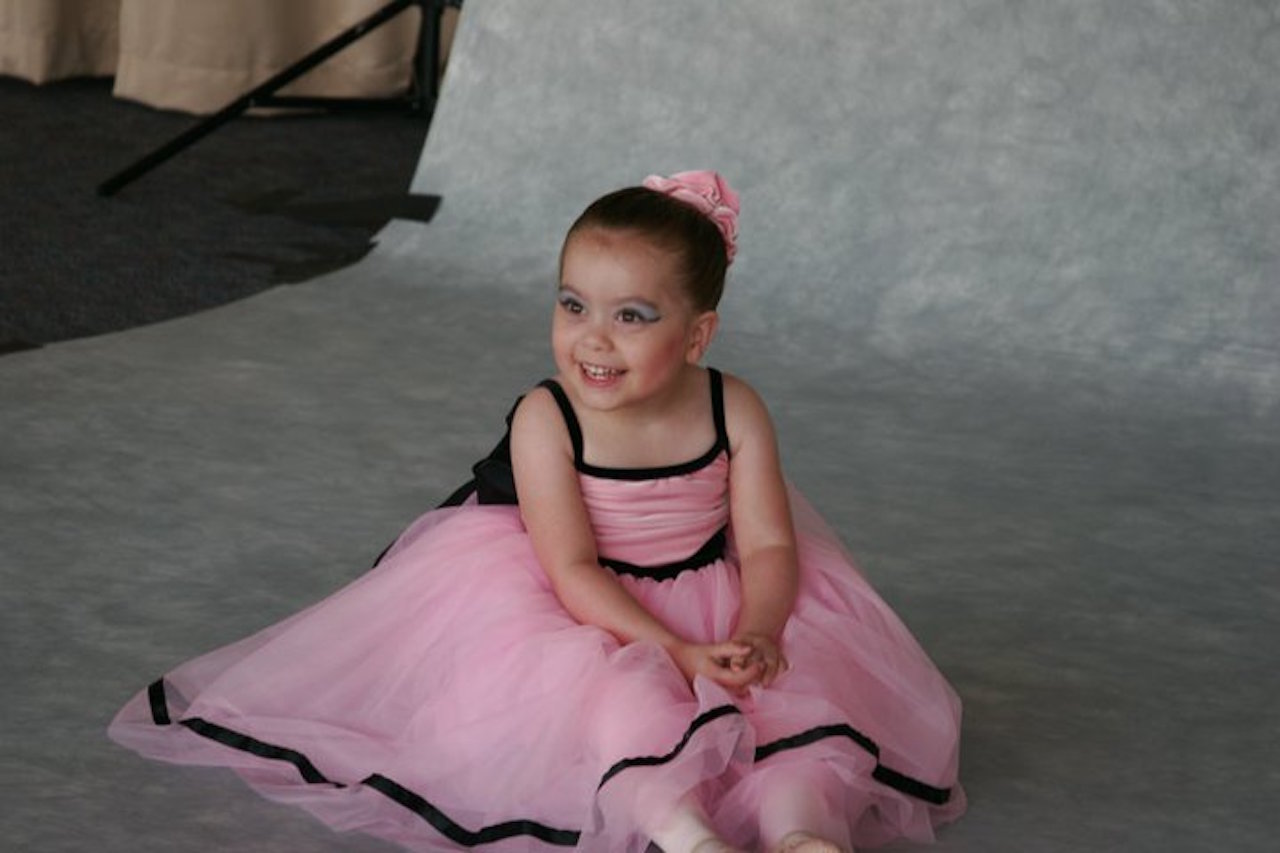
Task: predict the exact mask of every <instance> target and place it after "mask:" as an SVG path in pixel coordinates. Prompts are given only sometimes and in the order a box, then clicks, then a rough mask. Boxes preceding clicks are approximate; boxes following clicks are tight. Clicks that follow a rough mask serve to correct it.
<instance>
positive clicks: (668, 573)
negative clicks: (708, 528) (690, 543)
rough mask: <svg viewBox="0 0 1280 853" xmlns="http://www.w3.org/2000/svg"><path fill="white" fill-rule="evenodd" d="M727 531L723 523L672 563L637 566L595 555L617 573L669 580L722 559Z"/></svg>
mask: <svg viewBox="0 0 1280 853" xmlns="http://www.w3.org/2000/svg"><path fill="white" fill-rule="evenodd" d="M728 532H729V527H728V525H725V526H724V527H721V528H720V529H719V530H717V531H716V532H715V533H713V534H711V538H710V539H708V540H707V541H706V542H704V543H703V545H702V547H701V548H699V549H698V550H697V551H695V552H694V553H693V554H692V555H690V556H688V557H686V558H685V559H683V560H677V561H675V562H674V563H663V564H662V565H660V566H637V565H636V564H635V563H628V562H626V561H625V560H615V559H613V558H612V557H597V558H596V559H597V561H599V563H600V565H602V566H604V567H605V568H608V569H611V570H612V571H613V573H614V574H617V575H630V576H631V577H636V578H650V579H651V580H658V581H665V580H670V579H671V578H674V577H675V576H676V575H678V574H680V573H681V572H687V571H692V570H694V569H701V568H703V567H705V566H709V565H711V564H712V563H714V562H716V561H717V560H720V559H722V558H723V557H724V549H725V545H726V543H727V541H728V538H729V537H728Z"/></svg>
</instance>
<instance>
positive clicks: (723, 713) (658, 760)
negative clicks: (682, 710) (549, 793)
mask: <svg viewBox="0 0 1280 853" xmlns="http://www.w3.org/2000/svg"><path fill="white" fill-rule="evenodd" d="M741 713H742V711H740V710H738V708H737V706H735V705H717V706H716V707H714V708H712V709H710V710H709V711H703V712H702V713H701V714H699V715H698V716H696V717H694V719H693V722H692V723H690V724H689V728H687V729H685V730H684V736H683V737H681V738H680V742H679V743H677V744H676V745H675V746H674V747H673V748H672V749H671V751H670V752H668V753H667V754H666V755H640V756H635V757H633V758H624V759H622V760H621V761H619V762H617V763H616V764H614V765H613V766H612V767H610V768H609V769H608V770H606V771H605V774H604V776H602V777H601V778H600V784H599V785H597V786H596V790H597V791H599V790H600V789H601V788H603V787H604V785H605V783H606V782H608V781H609V780H610V779H612V778H613V777H614V776H617V775H618V774H619V773H621V772H622V771H623V770H626V769H627V768H628V767H654V766H656V765H658V764H667V763H669V762H670V761H672V760H673V759H674V758H675V757H676V756H677V755H679V754H680V753H681V752H682V751H683V750H684V748H685V747H686V746H687V745H688V743H689V739H690V738H692V737H693V736H694V734H695V733H696V732H697V731H698V729H700V728H702V727H703V726H705V725H707V724H708V723H713V722H715V721H716V720H718V719H720V718H721V717H727V716H729V715H730V714H741Z"/></svg>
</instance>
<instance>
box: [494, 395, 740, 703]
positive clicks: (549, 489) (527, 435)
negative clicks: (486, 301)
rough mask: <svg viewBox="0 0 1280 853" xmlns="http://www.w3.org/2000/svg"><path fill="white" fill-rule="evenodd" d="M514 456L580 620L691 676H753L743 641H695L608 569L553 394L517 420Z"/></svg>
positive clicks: (545, 549) (542, 549)
mask: <svg viewBox="0 0 1280 853" xmlns="http://www.w3.org/2000/svg"><path fill="white" fill-rule="evenodd" d="M511 462H512V469H513V471H514V473H515V481H516V492H517V494H518V495H519V499H520V515H521V518H522V519H523V520H524V525H525V528H526V529H527V530H528V531H529V537H530V539H531V540H532V542H533V549H534V552H535V553H536V554H537V556H538V561H539V562H540V563H541V564H542V568H543V570H544V571H546V573H547V577H548V578H550V580H551V585H552V587H553V588H554V589H555V592H556V595H557V597H559V599H560V602H561V604H563V605H564V607H565V609H566V610H568V611H569V613H570V615H572V616H573V617H574V618H575V619H577V620H578V621H579V622H582V623H584V624H588V625H595V626H597V627H600V628H603V629H605V630H606V631H608V632H610V633H611V634H613V635H614V636H615V637H617V638H618V639H619V640H620V641H622V642H623V643H630V642H635V641H637V640H648V641H650V642H654V643H657V644H658V645H660V646H662V647H663V648H664V649H666V650H667V652H668V653H669V654H670V655H671V656H672V658H673V659H674V660H675V662H676V663H677V665H678V666H679V667H680V669H681V671H683V672H684V674H685V676H686V678H689V679H690V680H692V678H693V676H694V675H695V674H696V673H698V672H701V673H703V674H705V675H708V676H709V677H711V678H713V679H714V680H715V681H718V682H720V683H721V684H724V685H725V686H726V687H740V686H742V685H743V684H745V683H746V682H747V681H748V679H747V678H746V677H744V675H743V674H742V673H740V672H736V671H733V670H732V668H731V667H730V664H729V661H730V659H732V658H733V657H735V656H740V655H742V654H744V653H746V651H747V650H746V649H745V648H744V647H743V646H741V645H739V644H735V643H721V644H716V645H698V644H691V643H687V642H686V641H685V640H684V639H683V638H681V637H679V636H677V635H676V634H675V633H674V632H672V631H671V630H670V629H668V628H667V627H666V626H665V625H664V624H662V622H661V621H659V620H658V619H657V618H656V617H654V616H653V615H652V614H650V613H649V611H648V610H646V609H645V608H644V607H643V606H642V605H641V604H640V603H639V602H638V601H636V600H635V599H634V598H633V597H632V596H631V594H630V593H628V592H627V590H626V589H625V588H624V587H623V586H622V584H620V583H619V582H618V579H617V577H616V576H614V574H613V573H612V572H610V571H609V570H607V569H605V568H604V567H602V566H601V565H600V563H599V561H598V554H597V553H596V543H595V537H594V535H593V534H592V532H591V523H590V520H589V519H588V516H587V509H586V506H585V505H584V504H583V501H582V492H581V491H580V489H579V487H578V475H577V471H576V470H575V469H574V467H573V445H572V443H571V441H570V439H569V433H568V430H567V429H566V427H565V425H564V418H563V416H562V415H561V414H560V410H559V408H558V407H557V405H556V402H555V399H554V398H553V397H552V396H551V393H550V392H549V391H547V390H546V389H544V388H538V389H535V390H533V391H531V392H530V393H529V394H528V395H526V397H525V398H524V400H523V401H522V402H521V403H520V406H519V408H517V409H516V413H515V417H514V419H513V420H512V423H511Z"/></svg>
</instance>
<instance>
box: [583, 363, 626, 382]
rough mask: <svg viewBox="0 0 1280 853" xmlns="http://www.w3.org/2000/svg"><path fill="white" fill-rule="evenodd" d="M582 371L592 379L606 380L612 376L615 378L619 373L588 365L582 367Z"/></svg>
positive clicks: (606, 368) (610, 369)
mask: <svg viewBox="0 0 1280 853" xmlns="http://www.w3.org/2000/svg"><path fill="white" fill-rule="evenodd" d="M582 370H583V372H584V373H586V374H587V375H588V376H590V377H591V378H592V379H608V378H610V377H612V376H617V375H618V374H619V373H621V371H619V370H613V369H612V368H608V367H595V366H593V365H590V364H584V365H582Z"/></svg>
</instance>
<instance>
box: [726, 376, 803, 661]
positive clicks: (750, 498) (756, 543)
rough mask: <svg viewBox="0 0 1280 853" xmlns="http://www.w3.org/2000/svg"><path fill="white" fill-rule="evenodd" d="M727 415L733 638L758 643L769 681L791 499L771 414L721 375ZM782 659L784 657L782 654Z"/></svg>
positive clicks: (792, 588)
mask: <svg viewBox="0 0 1280 853" xmlns="http://www.w3.org/2000/svg"><path fill="white" fill-rule="evenodd" d="M724 395H725V396H724V399H725V421H726V425H727V427H728V430H729V446H730V455H729V514H730V518H731V520H732V523H733V531H734V539H735V541H736V543H737V548H738V558H739V560H740V562H741V568H740V571H741V575H742V610H741V612H740V613H739V614H738V623H737V628H736V630H735V633H734V639H737V640H741V641H744V642H748V643H752V644H753V645H755V644H756V638H765V639H764V641H763V645H765V646H768V645H772V646H773V649H772V651H770V650H769V649H767V648H766V649H763V650H762V654H761V656H762V657H763V658H765V659H766V660H764V663H765V667H764V669H765V672H764V673H763V675H762V679H763V680H764V681H765V682H766V683H768V682H769V681H772V680H773V676H774V675H776V669H777V668H778V664H777V663H772V664H770V663H769V661H768V660H767V658H768V657H769V656H770V654H772V655H775V656H778V657H779V658H780V652H779V650H778V644H779V643H780V641H781V637H782V629H783V627H784V626H785V625H786V623H787V619H788V618H789V617H790V616H791V611H792V609H793V608H794V606H795V600H796V588H797V585H798V575H799V569H798V567H797V564H796V542H795V532H794V530H793V529H792V524H791V507H790V505H789V503H788V501H787V489H786V484H785V482H784V480H783V476H782V465H781V463H780V461H779V458H778V445H777V440H776V438H775V436H774V429H773V422H772V420H771V419H770V418H769V412H768V409H766V408H765V405H764V402H763V401H762V400H761V399H760V397H759V395H757V394H756V392H755V391H754V390H752V389H751V388H750V386H748V385H747V384H746V383H744V382H742V381H740V380H738V379H736V378H734V377H732V376H725V392H724ZM781 665H782V666H783V667H785V665H786V664H785V659H783V660H781Z"/></svg>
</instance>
